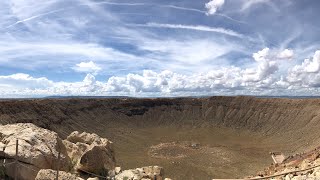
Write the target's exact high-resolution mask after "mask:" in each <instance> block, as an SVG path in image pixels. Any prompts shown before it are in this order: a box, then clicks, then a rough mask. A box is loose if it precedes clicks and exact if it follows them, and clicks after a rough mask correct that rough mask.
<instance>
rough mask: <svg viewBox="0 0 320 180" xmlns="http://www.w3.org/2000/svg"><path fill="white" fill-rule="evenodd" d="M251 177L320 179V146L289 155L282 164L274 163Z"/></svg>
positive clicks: (299, 179) (282, 179)
mask: <svg viewBox="0 0 320 180" xmlns="http://www.w3.org/2000/svg"><path fill="white" fill-rule="evenodd" d="M248 178H250V179H276V180H314V179H315V180H320V147H319V148H316V149H314V150H312V151H310V152H307V153H299V154H295V155H293V156H289V157H288V158H287V159H285V161H284V162H282V163H280V164H272V165H271V166H270V167H268V168H266V169H264V170H263V171H261V172H259V174H258V176H256V177H248Z"/></svg>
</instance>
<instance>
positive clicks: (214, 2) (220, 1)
mask: <svg viewBox="0 0 320 180" xmlns="http://www.w3.org/2000/svg"><path fill="white" fill-rule="evenodd" d="M223 5H224V0H211V1H210V2H208V3H206V5H205V7H206V8H207V10H208V12H207V14H208V15H212V14H215V13H216V12H217V10H218V9H220V8H221V7H222V6H223Z"/></svg>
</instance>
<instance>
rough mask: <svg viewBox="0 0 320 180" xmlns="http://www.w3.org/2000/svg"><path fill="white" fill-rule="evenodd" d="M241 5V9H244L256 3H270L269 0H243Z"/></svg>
mask: <svg viewBox="0 0 320 180" xmlns="http://www.w3.org/2000/svg"><path fill="white" fill-rule="evenodd" d="M243 2H244V3H243V5H242V7H241V11H245V10H247V9H250V8H251V7H252V6H254V5H257V4H268V3H270V0H243Z"/></svg>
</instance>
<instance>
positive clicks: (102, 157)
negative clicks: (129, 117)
mask: <svg viewBox="0 0 320 180" xmlns="http://www.w3.org/2000/svg"><path fill="white" fill-rule="evenodd" d="M63 143H64V144H65V146H66V148H67V151H68V155H69V157H70V158H71V159H72V161H74V163H75V167H74V168H75V169H76V170H80V171H83V172H90V173H94V174H98V175H107V174H108V171H110V170H113V169H114V168H115V165H116V160H115V155H114V149H113V145H112V144H113V143H112V142H111V141H109V140H108V139H106V138H101V137H99V136H98V135H96V134H90V133H85V132H83V133H81V134H80V133H79V132H78V131H75V132H73V133H71V134H70V135H69V136H68V137H67V139H66V140H64V141H63Z"/></svg>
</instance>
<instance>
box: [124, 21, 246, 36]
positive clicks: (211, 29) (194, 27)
mask: <svg viewBox="0 0 320 180" xmlns="http://www.w3.org/2000/svg"><path fill="white" fill-rule="evenodd" d="M129 26H138V27H139V26H140V27H151V28H168V29H185V30H194V31H206V32H215V33H220V34H224V35H228V36H234V37H238V38H243V37H244V36H243V35H242V34H240V33H237V32H235V31H233V30H230V29H224V28H215V27H208V26H199V25H183V24H159V23H147V24H129Z"/></svg>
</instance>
